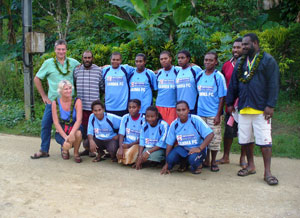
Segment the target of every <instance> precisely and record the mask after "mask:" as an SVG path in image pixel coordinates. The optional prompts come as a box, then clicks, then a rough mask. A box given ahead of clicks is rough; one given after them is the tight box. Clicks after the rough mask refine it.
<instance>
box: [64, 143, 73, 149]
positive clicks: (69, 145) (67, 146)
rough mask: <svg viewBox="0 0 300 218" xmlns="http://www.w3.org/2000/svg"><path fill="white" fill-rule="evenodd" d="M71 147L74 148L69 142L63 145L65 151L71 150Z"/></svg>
mask: <svg viewBox="0 0 300 218" xmlns="http://www.w3.org/2000/svg"><path fill="white" fill-rule="evenodd" d="M71 147H72V145H71V143H69V142H64V144H63V150H64V151H68V150H70V149H71Z"/></svg>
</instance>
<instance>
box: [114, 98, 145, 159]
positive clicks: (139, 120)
mask: <svg viewBox="0 0 300 218" xmlns="http://www.w3.org/2000/svg"><path fill="white" fill-rule="evenodd" d="M140 109H141V101H140V100H138V99H131V100H129V103H128V111H129V113H128V114H125V115H124V116H123V117H122V121H121V125H120V130H119V149H118V152H117V158H118V162H119V163H123V164H125V165H129V164H133V163H135V161H136V159H137V156H138V151H139V139H140V130H141V128H142V125H143V123H144V122H145V118H144V117H143V116H142V114H140Z"/></svg>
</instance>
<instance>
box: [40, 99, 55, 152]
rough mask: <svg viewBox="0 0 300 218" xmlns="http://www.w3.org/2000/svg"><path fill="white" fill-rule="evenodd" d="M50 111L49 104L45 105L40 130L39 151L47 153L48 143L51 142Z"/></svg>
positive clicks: (51, 122)
mask: <svg viewBox="0 0 300 218" xmlns="http://www.w3.org/2000/svg"><path fill="white" fill-rule="evenodd" d="M52 124H53V120H52V109H51V104H46V107H45V111H44V115H43V119H42V129H41V139H42V143H41V151H42V152H47V153H48V152H49V148H50V141H51V129H52Z"/></svg>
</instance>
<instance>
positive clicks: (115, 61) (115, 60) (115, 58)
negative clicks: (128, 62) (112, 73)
mask: <svg viewBox="0 0 300 218" xmlns="http://www.w3.org/2000/svg"><path fill="white" fill-rule="evenodd" d="M110 63H111V66H112V67H113V68H114V69H117V68H118V67H119V66H120V64H121V63H122V58H121V56H120V55H112V56H111V59H110Z"/></svg>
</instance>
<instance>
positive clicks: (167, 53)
mask: <svg viewBox="0 0 300 218" xmlns="http://www.w3.org/2000/svg"><path fill="white" fill-rule="evenodd" d="M163 54H166V55H168V56H169V57H170V58H172V55H171V53H170V52H169V51H162V52H161V53H160V55H159V56H161V55H163Z"/></svg>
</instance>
